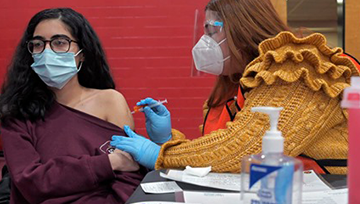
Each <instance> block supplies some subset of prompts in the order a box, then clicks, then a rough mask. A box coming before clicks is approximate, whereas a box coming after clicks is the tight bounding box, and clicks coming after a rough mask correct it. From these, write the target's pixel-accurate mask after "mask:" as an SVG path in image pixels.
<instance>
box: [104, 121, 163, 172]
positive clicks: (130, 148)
mask: <svg viewBox="0 0 360 204" xmlns="http://www.w3.org/2000/svg"><path fill="white" fill-rule="evenodd" d="M124 131H125V132H126V134H127V135H128V136H129V137H124V136H116V135H113V136H112V141H111V142H110V145H111V146H114V147H116V148H118V149H120V150H122V151H125V152H128V153H130V154H131V155H132V156H133V158H134V159H135V161H137V162H139V163H140V164H141V165H143V166H145V167H147V168H149V169H154V168H155V162H156V160H157V158H158V156H159V152H160V146H159V145H157V144H155V143H153V142H152V141H150V140H148V139H146V138H145V137H143V136H140V135H138V134H136V133H135V132H134V131H132V130H131V129H130V128H129V126H127V125H125V126H124Z"/></svg>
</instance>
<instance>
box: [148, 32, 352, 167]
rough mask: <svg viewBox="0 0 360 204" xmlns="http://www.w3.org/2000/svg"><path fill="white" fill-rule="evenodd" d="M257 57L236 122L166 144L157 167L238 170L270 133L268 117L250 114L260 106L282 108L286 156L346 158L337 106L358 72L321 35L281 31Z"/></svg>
mask: <svg viewBox="0 0 360 204" xmlns="http://www.w3.org/2000/svg"><path fill="white" fill-rule="evenodd" d="M259 53H260V55H259V57H257V58H256V59H255V60H253V61H252V62H251V63H250V64H249V65H248V66H247V67H246V69H245V72H244V74H243V77H242V78H241V79H240V83H241V85H242V86H243V87H245V88H247V89H248V90H250V91H249V92H248V93H247V95H246V102H245V106H244V108H243V109H242V110H241V111H240V112H238V113H237V115H236V117H235V120H234V121H233V122H228V123H227V124H226V127H227V128H226V129H219V130H217V131H213V132H211V133H210V134H208V135H205V136H203V137H200V138H197V139H194V140H192V141H190V140H185V139H183V140H175V141H169V142H167V143H165V144H164V145H163V146H162V147H161V151H160V154H159V157H158V160H157V162H156V165H155V167H156V168H157V169H160V168H183V167H185V166H186V165H191V166H212V170H213V171H215V172H239V171H240V167H241V158H242V157H243V156H245V155H249V154H256V153H259V152H261V142H262V136H263V135H264V133H265V131H266V130H268V129H269V119H268V116H267V115H265V114H262V113H253V112H251V108H252V107H256V106H272V107H284V109H283V111H281V115H280V118H279V124H278V128H279V129H280V130H281V131H282V133H283V136H284V137H285V144H284V145H285V148H284V153H285V154H287V155H290V156H297V155H299V154H301V153H307V154H308V155H311V156H314V157H316V158H343V157H345V158H346V156H347V130H346V128H347V125H346V124H347V119H346V117H345V114H344V112H343V110H342V109H341V107H340V105H339V102H340V100H341V93H342V91H343V89H344V88H346V87H348V86H349V84H350V77H351V76H354V75H356V76H358V75H359V72H358V70H357V69H356V67H355V66H354V65H353V64H352V62H351V61H350V60H349V59H347V58H345V57H341V56H340V55H341V53H342V50H341V48H334V49H330V48H329V47H327V46H326V40H325V38H324V36H322V35H321V34H313V35H311V36H309V37H306V38H301V39H300V38H296V37H295V36H294V35H293V34H291V33H290V32H282V33H280V34H279V35H278V36H276V37H275V38H271V39H268V40H265V41H263V42H262V43H261V44H260V45H259ZM324 148H325V149H324ZM326 148H328V149H326ZM334 151H335V152H336V153H334ZM342 173H343V172H342Z"/></svg>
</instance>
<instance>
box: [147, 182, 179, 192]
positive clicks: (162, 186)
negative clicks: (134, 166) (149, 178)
mask: <svg viewBox="0 0 360 204" xmlns="http://www.w3.org/2000/svg"><path fill="white" fill-rule="evenodd" d="M140 186H141V188H142V189H143V191H144V192H145V193H174V192H176V191H182V189H181V188H180V187H179V186H178V185H177V183H176V182H175V181H163V182H150V183H141V184H140Z"/></svg>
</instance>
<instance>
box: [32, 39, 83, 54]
mask: <svg viewBox="0 0 360 204" xmlns="http://www.w3.org/2000/svg"><path fill="white" fill-rule="evenodd" d="M47 42H50V47H51V49H52V50H53V51H54V52H56V53H66V52H69V50H70V46H71V43H72V42H74V43H77V42H76V41H74V40H71V39H68V38H64V37H57V38H53V39H51V40H42V39H32V40H30V41H28V42H27V49H28V50H29V52H30V53H31V54H40V53H42V52H43V51H44V50H45V47H46V43H47Z"/></svg>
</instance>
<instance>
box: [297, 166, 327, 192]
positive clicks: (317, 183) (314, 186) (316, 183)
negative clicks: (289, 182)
mask: <svg viewBox="0 0 360 204" xmlns="http://www.w3.org/2000/svg"><path fill="white" fill-rule="evenodd" d="M303 181H304V183H303V189H302V190H303V192H313V191H326V190H331V188H330V187H329V186H328V185H327V184H326V183H324V181H323V180H321V179H320V178H319V176H318V175H316V173H315V172H314V171H313V170H311V171H304V174H303Z"/></svg>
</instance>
